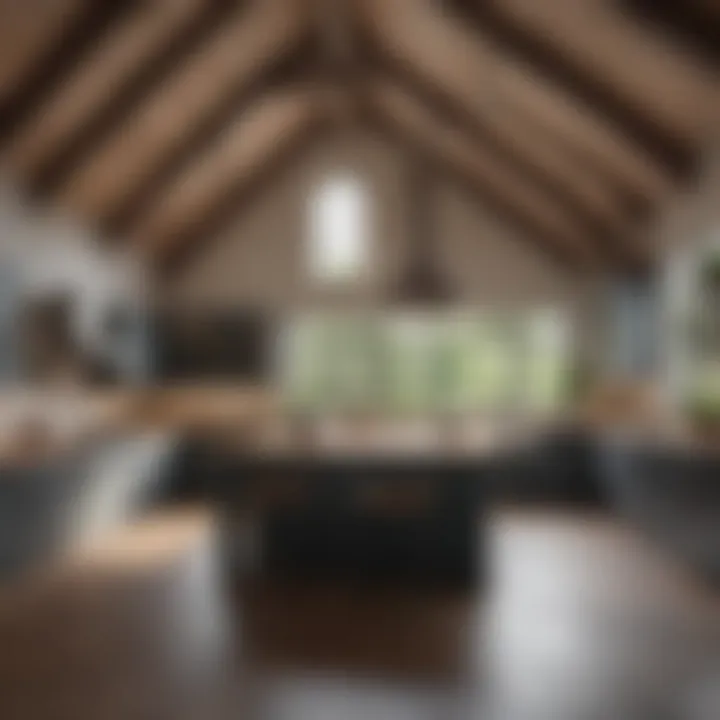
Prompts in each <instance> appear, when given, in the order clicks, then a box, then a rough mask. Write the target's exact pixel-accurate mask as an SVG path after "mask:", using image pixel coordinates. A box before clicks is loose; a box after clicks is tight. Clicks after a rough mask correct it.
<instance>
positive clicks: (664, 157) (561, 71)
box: [448, 0, 696, 178]
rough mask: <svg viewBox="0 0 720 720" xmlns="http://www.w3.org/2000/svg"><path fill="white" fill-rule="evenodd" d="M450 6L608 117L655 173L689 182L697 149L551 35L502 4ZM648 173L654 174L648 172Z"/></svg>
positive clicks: (462, 0)
mask: <svg viewBox="0 0 720 720" xmlns="http://www.w3.org/2000/svg"><path fill="white" fill-rule="evenodd" d="M448 4H449V5H450V4H451V5H452V6H453V7H455V8H456V9H458V10H459V11H460V13H461V16H462V17H465V18H467V19H469V20H470V21H471V22H472V23H473V24H474V27H475V30H476V32H478V33H479V34H480V36H481V37H490V38H492V39H493V40H494V41H495V42H496V43H497V44H498V46H499V47H501V48H503V50H504V51H505V52H506V53H507V55H508V56H510V57H514V58H517V59H518V60H520V61H522V62H524V63H527V64H528V65H531V66H532V67H533V73H534V74H537V76H538V77H539V78H540V80H542V79H543V78H547V79H549V80H550V81H551V82H553V83H554V84H556V85H557V86H558V87H561V88H563V89H565V90H567V91H568V92H569V93H570V94H571V95H572V96H574V97H577V98H580V99H582V101H583V102H584V104H585V105H586V106H587V107H590V108H593V109H594V110H595V111H596V112H597V113H598V116H599V117H602V118H607V120H608V121H609V122H610V123H611V124H612V125H613V126H614V127H616V128H617V129H618V131H619V132H620V133H622V134H623V135H625V136H627V138H628V139H629V140H631V141H632V142H633V143H635V144H636V145H637V146H638V148H639V149H643V150H644V151H646V152H647V153H648V154H649V155H650V156H652V157H656V158H657V159H658V167H657V169H656V170H655V172H657V171H659V170H660V168H663V167H664V168H667V170H668V172H669V173H671V174H672V175H674V176H679V177H683V178H684V177H686V176H687V175H688V173H689V171H690V170H691V168H692V167H693V164H694V161H695V155H696V148H694V147H693V146H691V145H690V144H688V143H687V142H683V141H682V140H680V139H678V138H677V137H676V136H673V135H672V134H670V133H667V132H664V131H663V129H662V127H661V126H659V125H658V123H657V119H656V118H655V117H653V116H652V115H651V114H649V113H644V112H641V111H640V110H638V109H637V108H633V107H632V105H631V104H629V103H628V102H626V101H625V100H624V99H623V97H622V94H621V93H619V92H618V91H617V88H616V87H615V86H614V85H613V84H612V83H610V82H608V81H607V79H606V78H603V77H602V76H600V75H599V74H598V73H597V72H594V73H593V72H589V71H586V70H583V68H582V67H581V66H579V65H578V64H577V63H573V62H572V61H570V60H568V59H567V57H565V56H563V53H562V52H559V51H558V48H557V45H554V44H553V42H552V40H551V38H550V37H543V36H542V35H541V34H538V33H532V32H530V31H529V30H528V29H527V28H525V27H524V26H523V25H522V24H520V23H518V22H513V21H512V20H511V18H510V17H509V15H508V14H507V13H503V12H502V10H501V5H502V2H492V1H491V2H488V1H487V0H451V3H448ZM646 162H647V161H646ZM648 171H653V170H652V168H648Z"/></svg>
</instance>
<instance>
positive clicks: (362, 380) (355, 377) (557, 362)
mask: <svg viewBox="0 0 720 720" xmlns="http://www.w3.org/2000/svg"><path fill="white" fill-rule="evenodd" d="M569 340H570V338H569V333H568V327H567V323H566V320H565V317H564V315H562V314H561V313H558V312H554V311H551V310H535V311H531V312H528V313H516V314H512V315H510V314H506V315H498V314H495V313H490V312H481V311H473V312H470V311H466V312H449V313H448V312H438V313H419V312H418V313H410V312H406V313H396V314H390V315H387V314H375V315H361V314H348V313H308V314H306V315H303V316H300V317H296V318H294V319H292V320H291V321H290V322H289V323H288V324H287V327H286V332H285V333H284V336H283V341H284V342H283V346H282V354H281V360H282V362H281V375H282V384H283V387H284V396H285V399H286V401H287V402H288V403H289V404H290V405H291V406H292V407H294V408H296V409H301V410H306V411H324V410H377V411H385V412H390V413H395V412H481V411H482V412H486V411H487V412H506V411H515V410H517V411H535V412H546V411H551V410H555V409H557V408H559V407H560V406H561V405H562V403H563V401H564V400H565V398H566V395H567V392H568V390H569V375H570V344H569Z"/></svg>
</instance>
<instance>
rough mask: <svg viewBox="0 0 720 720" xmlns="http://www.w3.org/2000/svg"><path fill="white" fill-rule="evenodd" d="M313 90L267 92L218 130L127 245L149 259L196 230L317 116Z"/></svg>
mask: <svg viewBox="0 0 720 720" xmlns="http://www.w3.org/2000/svg"><path fill="white" fill-rule="evenodd" d="M320 107H321V106H320V104H319V103H318V93H317V91H316V88H312V87H308V85H307V84H302V83H298V84H297V85H294V86H287V87H283V88H277V89H272V90H268V91H267V92H266V93H265V94H264V95H263V96H262V97H261V98H259V99H258V100H257V101H256V102H255V103H254V104H253V106H252V107H250V108H247V109H245V110H244V111H243V112H242V113H241V114H239V115H238V117H237V118H236V119H235V122H234V123H231V124H229V125H228V126H227V127H226V128H225V129H224V130H223V132H221V133H219V134H218V135H217V136H216V137H215V139H214V141H213V143H212V145H211V146H210V147H207V148H205V150H204V152H203V153H202V154H201V155H200V156H198V157H197V158H195V160H194V162H193V163H192V164H190V165H189V166H188V167H186V168H185V169H184V170H183V172H182V173H180V174H179V175H178V176H177V177H175V178H174V180H173V182H172V183H171V184H170V185H169V186H168V187H166V188H165V189H164V191H163V193H162V195H161V196H160V197H159V198H158V199H157V201H156V202H155V203H154V204H153V206H152V207H151V208H149V209H148V211H147V212H146V213H145V214H144V215H143V216H142V218H141V219H140V221H139V222H138V223H137V225H136V226H135V227H134V229H133V231H132V233H131V235H130V238H129V239H130V241H131V244H132V245H133V246H135V247H137V248H138V250H139V251H140V252H143V253H145V254H146V255H148V256H150V257H151V258H163V257H165V256H166V255H167V254H172V253H173V252H174V250H175V248H176V246H177V245H178V244H183V243H184V241H185V237H186V235H187V233H188V230H189V231H190V232H192V231H193V230H194V229H195V228H197V229H198V230H202V229H203V228H204V226H205V220H204V218H205V217H206V216H207V215H208V214H212V213H213V209H214V207H215V206H216V205H217V204H218V198H220V197H222V196H224V195H225V194H226V193H228V192H229V193H231V194H233V195H234V194H235V193H234V192H233V190H234V189H235V188H237V187H244V186H245V185H246V183H247V178H248V177H250V176H252V175H253V174H255V173H256V172H258V171H259V170H260V166H261V165H263V164H264V163H265V162H266V161H267V160H268V158H271V157H272V156H273V154H274V152H275V148H276V147H277V148H279V147H282V146H284V145H285V144H287V143H288V142H292V141H293V139H294V138H295V137H296V136H297V135H298V134H300V133H302V132H304V131H305V130H306V129H307V127H310V126H312V125H314V124H315V123H316V122H317V121H318V118H319V117H320V116H321V111H320Z"/></svg>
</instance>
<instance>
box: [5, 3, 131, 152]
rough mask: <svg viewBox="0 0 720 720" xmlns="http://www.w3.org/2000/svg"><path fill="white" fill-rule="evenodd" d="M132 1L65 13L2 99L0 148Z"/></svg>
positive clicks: (128, 11)
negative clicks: (54, 32)
mask: <svg viewBox="0 0 720 720" xmlns="http://www.w3.org/2000/svg"><path fill="white" fill-rule="evenodd" d="M136 2H137V0H118V2H103V1H102V0H94V1H92V2H88V3H86V4H84V5H82V6H80V7H79V8H76V9H75V10H71V11H70V12H69V14H68V17H67V18H66V19H65V23H64V27H63V29H62V30H63V31H62V32H61V33H60V35H59V37H58V38H57V39H56V40H55V41H54V42H53V43H52V44H51V46H50V47H48V48H46V49H45V51H44V52H42V53H41V56H40V57H39V58H37V59H36V61H35V63H34V64H33V66H32V67H31V68H30V69H29V71H28V73H27V75H26V76H25V77H24V78H23V79H22V80H21V81H20V82H19V83H18V86H17V87H16V89H15V91H14V92H13V93H11V94H10V95H9V96H8V97H5V98H3V102H2V104H1V105H0V149H3V148H4V147H5V146H7V143H8V142H9V141H10V140H11V138H12V137H13V136H14V134H15V133H16V132H17V131H18V130H19V128H20V127H22V125H23V124H24V123H26V122H27V120H28V119H29V118H31V117H32V116H33V114H34V113H36V112H38V110H39V109H40V107H41V106H42V103H43V101H44V100H45V99H46V98H47V97H48V96H49V95H50V94H51V93H52V92H53V90H54V89H55V88H57V87H58V86H59V85H61V84H62V82H63V81H64V80H65V78H66V77H67V76H68V75H69V74H70V73H72V71H73V70H74V69H75V68H76V67H77V66H78V65H79V64H80V63H81V62H83V61H84V60H85V59H86V57H87V55H88V54H89V53H90V52H91V50H92V48H93V47H95V46H97V45H98V44H99V43H101V42H102V41H103V38H104V37H105V35H106V33H107V32H108V31H109V30H110V28H111V27H112V25H113V24H114V23H116V22H117V21H118V20H119V19H120V18H122V17H123V16H124V15H126V14H128V13H130V12H131V11H132V10H133V8H134V7H135V5H136Z"/></svg>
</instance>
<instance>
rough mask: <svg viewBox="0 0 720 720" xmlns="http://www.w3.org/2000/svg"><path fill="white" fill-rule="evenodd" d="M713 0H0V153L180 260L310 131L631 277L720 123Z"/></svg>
mask: <svg viewBox="0 0 720 720" xmlns="http://www.w3.org/2000/svg"><path fill="white" fill-rule="evenodd" d="M719 48H720V2H716V1H715V0H685V1H683V2H680V1H679V0H674V1H673V0H652V1H651V0H254V1H253V0H245V1H241V0H145V1H141V0H117V1H116V2H108V1H107V0H27V1H26V2H17V1H16V0H0V163H1V164H2V170H3V172H5V173H7V174H9V175H10V176H11V177H12V178H13V179H15V180H16V181H17V182H18V183H19V184H20V185H21V187H23V188H24V189H25V190H26V191H27V192H28V194H29V195H30V196H31V197H32V198H34V199H35V200H37V201H38V202H47V203H52V204H53V205H55V206H57V207H59V208H62V209H63V210H64V211H67V212H69V213H73V214H75V215H76V216H78V217H79V218H81V219H83V221H85V222H87V223H89V224H91V226H93V227H95V228H97V230H98V233H99V235H100V236H102V237H107V238H108V240H112V241H115V242H122V243H127V244H128V245H130V246H131V247H134V248H137V249H138V250H140V251H141V252H142V253H144V254H145V255H146V256H147V258H148V260H149V261H150V262H152V263H154V264H156V265H157V266H158V267H160V268H168V267H170V268H171V267H177V266H178V264H179V262H180V260H183V259H184V260H187V259H188V258H191V257H192V254H193V253H194V252H199V251H202V249H203V247H204V246H205V245H207V243H208V241H209V239H210V238H211V236H212V235H214V234H216V233H217V232H218V231H219V230H220V229H221V228H222V225H223V224H224V223H226V222H230V221H231V220H232V219H233V218H234V217H235V216H236V215H237V214H238V213H239V212H242V211H243V210H244V209H245V208H247V206H248V205H249V204H250V203H251V202H252V198H253V197H255V196H256V193H257V191H258V189H259V188H261V187H264V186H265V185H267V184H268V183H270V182H271V181H272V178H273V177H274V176H275V174H276V173H277V172H278V170H279V169H280V168H281V167H282V166H283V165H285V164H286V163H287V162H289V161H290V159H291V158H292V157H294V156H295V155H296V154H297V153H298V152H299V151H301V150H302V149H303V148H305V147H306V146H307V145H308V144H309V143H311V142H313V141H315V140H316V139H317V138H318V137H319V136H321V135H323V133H324V132H326V131H327V130H328V129H330V128H338V127H343V126H345V125H346V124H352V125H358V124H360V125H365V126H367V127H368V128H370V129H371V130H372V131H373V132H378V133H381V134H382V136H383V137H384V138H386V139H387V140H389V141H390V142H393V143H397V144H399V145H401V146H402V147H403V148H407V149H408V150H409V151H411V152H413V153H416V154H419V155H422V156H423V157H424V158H425V159H426V160H429V161H430V162H429V166H430V167H432V168H433V169H434V171H436V172H438V173H441V174H443V175H446V176H447V177H448V178H451V179H452V180H453V181H454V182H457V183H459V184H461V185H462V186H463V187H464V188H465V189H467V191H468V192H470V193H472V194H473V196H474V197H475V198H476V200H477V202H478V203H480V204H482V205H483V206H486V207H488V208H490V209H491V210H492V211H493V212H496V213H497V214H498V215H499V216H502V217H503V219H505V221H506V222H508V223H510V224H512V225H513V226H514V227H516V229H517V230H518V233H519V235H520V236H521V237H523V238H524V239H526V240H527V241H528V242H529V243H532V244H534V245H535V246H536V247H538V248H540V249H542V250H543V251H544V252H547V253H549V254H551V255H552V256H553V257H554V258H557V259H558V260H559V261H560V262H562V263H563V264H564V265H565V266H566V267H568V268H569V269H570V270H573V271H575V270H583V269H584V270H596V269H608V268H612V269H617V270H621V271H636V270H642V269H643V268H645V267H647V266H648V264H649V263H650V262H651V260H652V257H653V248H652V247H651V246H650V244H649V242H648V237H647V233H646V232H644V230H645V229H646V228H647V227H648V223H649V221H650V219H651V218H652V217H653V214H654V213H656V212H657V211H658V210H659V209H660V208H662V207H663V205H664V203H665V202H666V201H667V200H668V198H670V197H671V196H672V194H673V193H675V192H677V190H678V188H679V187H681V186H682V185H683V184H686V183H688V182H690V181H691V180H692V178H693V176H694V172H695V170H696V167H697V163H698V161H699V159H700V158H701V156H702V153H703V150H704V149H705V148H706V147H707V146H708V144H709V143H711V142H713V141H717V139H718V136H719V135H720V133H719V131H718V119H719V117H720V114H719V113H718V110H719V109H720V104H719V102H720V92H719V90H720V86H719V84H718V71H719V68H718V65H719V64H720V49H719Z"/></svg>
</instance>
